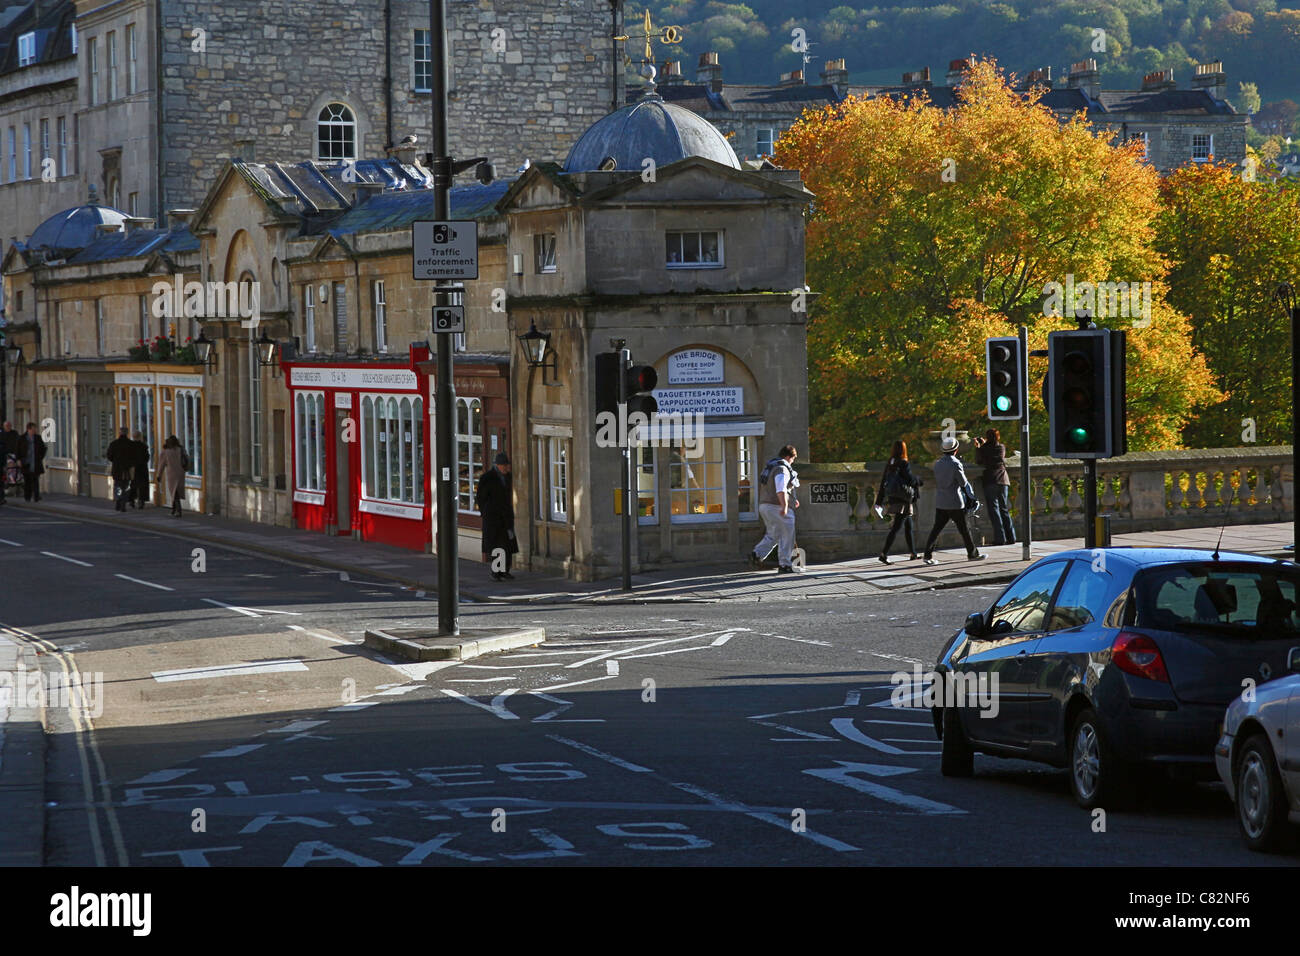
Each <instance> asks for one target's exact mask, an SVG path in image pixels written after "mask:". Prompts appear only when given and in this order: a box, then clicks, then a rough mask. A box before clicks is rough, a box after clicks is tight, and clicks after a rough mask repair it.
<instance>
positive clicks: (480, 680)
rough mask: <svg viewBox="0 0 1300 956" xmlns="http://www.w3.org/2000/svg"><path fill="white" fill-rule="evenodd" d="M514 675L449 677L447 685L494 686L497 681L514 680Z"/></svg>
mask: <svg viewBox="0 0 1300 956" xmlns="http://www.w3.org/2000/svg"><path fill="white" fill-rule="evenodd" d="M516 679H517V678H516V677H515V675H514V674H506V675H505V676H504V677H449V678H447V683H448V684H495V683H496V682H497V681H503V680H504V681H512V680H516Z"/></svg>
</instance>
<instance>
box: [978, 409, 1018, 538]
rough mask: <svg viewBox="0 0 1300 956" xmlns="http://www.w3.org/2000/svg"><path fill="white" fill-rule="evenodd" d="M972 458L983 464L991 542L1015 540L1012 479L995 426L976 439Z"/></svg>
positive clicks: (1004, 446) (1003, 447)
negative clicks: (990, 524)
mask: <svg viewBox="0 0 1300 956" xmlns="http://www.w3.org/2000/svg"><path fill="white" fill-rule="evenodd" d="M975 461H976V463H977V464H979V465H982V466H983V468H984V477H983V479H982V482H983V484H984V500H985V501H987V502H988V503H989V520H990V521H991V522H992V523H993V543H994V544H1015V543H1016V529H1015V526H1014V525H1013V524H1012V523H1011V479H1010V478H1009V477H1008V476H1007V446H1006V445H1004V444H1002V435H1001V434H1000V433H999V432H998V430H997V429H996V428H990V429H989V430H988V431H986V432H985V433H984V439H983V441H981V440H980V439H978V438H976V439H975Z"/></svg>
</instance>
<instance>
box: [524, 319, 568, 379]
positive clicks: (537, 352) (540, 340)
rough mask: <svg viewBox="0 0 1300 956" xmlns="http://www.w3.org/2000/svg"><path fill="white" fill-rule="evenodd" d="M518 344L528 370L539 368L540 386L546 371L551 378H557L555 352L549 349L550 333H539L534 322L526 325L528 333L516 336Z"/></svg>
mask: <svg viewBox="0 0 1300 956" xmlns="http://www.w3.org/2000/svg"><path fill="white" fill-rule="evenodd" d="M516 338H518V339H519V344H520V345H522V346H523V347H524V355H525V356H526V357H527V359H528V367H529V368H540V369H541V370H542V384H543V385H545V384H546V370H547V369H548V368H549V369H550V370H551V371H552V372H553V373H554V375H553V378H559V375H560V366H559V360H558V359H557V358H556V355H555V350H554V349H552V348H550V344H551V333H550V332H539V331H538V329H537V323H536V322H529V323H528V331H527V332H525V333H524V334H523V335H520V336H516Z"/></svg>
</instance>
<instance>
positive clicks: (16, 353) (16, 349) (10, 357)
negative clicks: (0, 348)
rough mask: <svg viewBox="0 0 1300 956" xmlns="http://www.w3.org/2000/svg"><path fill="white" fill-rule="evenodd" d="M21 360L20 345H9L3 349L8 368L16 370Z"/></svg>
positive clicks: (21, 350)
mask: <svg viewBox="0 0 1300 956" xmlns="http://www.w3.org/2000/svg"><path fill="white" fill-rule="evenodd" d="M22 360H23V347H22V346H21V345H10V346H6V347H5V361H6V362H8V363H9V367H10V368H17V367H18V364H19V363H20V362H22Z"/></svg>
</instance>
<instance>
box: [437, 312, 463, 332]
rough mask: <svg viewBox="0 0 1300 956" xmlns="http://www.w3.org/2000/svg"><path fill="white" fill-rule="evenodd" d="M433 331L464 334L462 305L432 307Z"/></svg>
mask: <svg viewBox="0 0 1300 956" xmlns="http://www.w3.org/2000/svg"><path fill="white" fill-rule="evenodd" d="M433 331H435V332H464V331H465V307H464V306H463V305H435V306H434V307H433Z"/></svg>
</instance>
